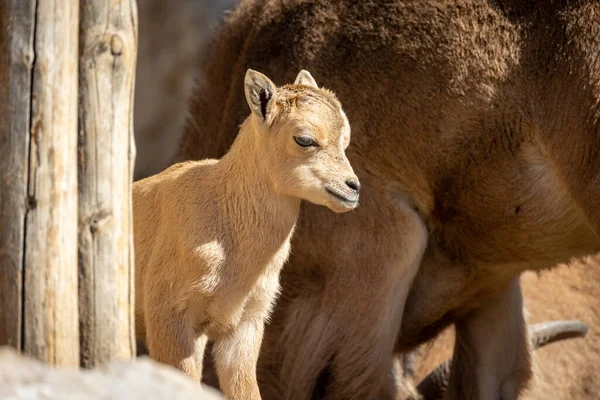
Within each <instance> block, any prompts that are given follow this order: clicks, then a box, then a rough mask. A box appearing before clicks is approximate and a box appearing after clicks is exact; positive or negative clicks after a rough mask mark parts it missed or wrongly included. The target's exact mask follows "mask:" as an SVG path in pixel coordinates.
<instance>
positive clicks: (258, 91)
mask: <svg viewBox="0 0 600 400" xmlns="http://www.w3.org/2000/svg"><path fill="white" fill-rule="evenodd" d="M276 91H277V87H276V86H275V84H274V83H273V82H271V80H270V79H269V78H267V77H266V76H265V75H263V74H261V73H260V72H257V71H254V70H252V69H248V70H247V71H246V77H245V78H244V92H245V93H246V101H247V102H248V105H249V106H250V110H252V112H253V113H255V114H256V115H258V116H259V117H261V118H262V119H263V120H264V119H266V118H267V113H268V112H269V108H270V107H269V106H270V105H271V103H272V101H273V100H274V98H275V94H276Z"/></svg>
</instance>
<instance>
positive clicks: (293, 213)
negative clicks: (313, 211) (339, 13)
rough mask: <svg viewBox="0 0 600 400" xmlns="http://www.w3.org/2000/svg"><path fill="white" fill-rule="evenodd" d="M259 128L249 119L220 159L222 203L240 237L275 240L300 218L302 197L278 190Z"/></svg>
mask: <svg viewBox="0 0 600 400" xmlns="http://www.w3.org/2000/svg"><path fill="white" fill-rule="evenodd" d="M255 135H257V133H256V132H254V131H252V126H251V121H250V120H249V119H247V120H246V121H245V122H244V123H243V124H242V127H241V129H240V133H239V135H238V137H237V138H236V140H235V142H234V143H233V145H232V146H231V149H230V150H229V152H228V153H227V154H226V155H225V156H224V157H223V158H222V159H221V160H220V162H219V164H220V165H219V167H220V168H219V169H220V171H221V174H220V175H221V177H222V179H223V194H224V198H223V199H222V203H223V205H224V207H225V212H226V213H227V215H228V218H231V219H232V221H231V222H232V223H233V224H232V226H235V227H238V229H237V230H239V231H238V232H236V233H237V235H238V236H240V238H244V237H246V236H247V237H248V238H252V237H254V238H256V239H259V238H258V237H257V235H261V236H262V235H263V232H264V234H265V235H270V236H271V239H273V240H274V243H273V242H272V241H271V240H269V242H272V243H273V244H275V243H277V242H278V241H285V240H289V237H290V236H291V232H292V231H293V229H294V226H295V224H296V220H297V218H298V213H299V208H300V199H297V198H292V197H290V196H285V195H282V194H280V193H277V192H276V191H275V188H274V185H273V183H272V181H271V178H270V176H269V173H268V172H269V171H268V166H267V165H266V162H265V160H266V157H267V155H266V154H264V152H261V148H260V146H259V144H258V143H257V137H256V136H255Z"/></svg>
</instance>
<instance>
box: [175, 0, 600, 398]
mask: <svg viewBox="0 0 600 400" xmlns="http://www.w3.org/2000/svg"><path fill="white" fill-rule="evenodd" d="M598 54H600V4H599V3H598V2H597V1H591V0H587V1H586V0H581V1H575V0H573V1H568V0H556V1H552V2H547V1H540V0H534V1H529V2H524V1H517V0H469V1H462V0H460V1H459V0H454V1H453V0H445V1H443V0H410V1H409V0H406V1H395V2H388V1H384V0H364V1H360V2H350V1H340V0H310V1H309V0H283V1H282V0H266V1H254V0H246V1H242V2H241V3H240V4H239V5H238V6H237V7H236V8H235V10H234V11H233V13H232V14H231V15H230V16H229V17H228V19H227V21H226V23H225V25H224V26H223V28H222V29H221V32H220V35H219V36H218V38H217V40H216V42H215V43H214V45H213V49H212V52H211V53H210V55H209V57H210V60H209V62H208V63H207V65H206V67H205V69H204V70H203V71H202V77H201V79H200V82H199V83H200V84H199V87H198V90H197V92H196V95H195V98H194V101H193V104H192V107H191V115H192V117H191V118H190V121H189V124H188V128H187V130H186V132H185V134H184V138H183V144H182V151H181V158H182V159H190V158H192V159H193V158H203V157H216V156H219V155H221V154H222V153H223V152H224V151H225V149H226V148H227V146H228V145H229V144H230V143H231V141H232V140H233V138H234V137H235V132H236V125H237V124H238V123H239V122H240V121H241V120H242V119H243V116H244V106H245V105H244V103H243V102H242V101H240V100H239V99H238V98H237V97H236V96H235V94H236V93H237V92H238V91H239V90H240V88H241V85H242V81H243V73H244V71H245V69H246V68H247V67H252V68H259V69H261V70H265V71H267V72H268V73H269V74H272V75H275V76H278V77H281V78H282V79H289V78H291V77H293V74H294V71H295V70H297V69H298V68H309V69H310V70H311V71H312V72H313V73H314V75H315V76H316V77H317V78H318V79H319V80H322V81H324V82H327V85H328V87H331V88H332V89H334V90H335V92H336V93H337V95H338V96H339V97H340V99H342V100H343V101H344V105H345V109H346V112H347V114H348V118H349V119H350V122H351V124H352V126H353V131H354V132H358V133H359V134H357V135H356V140H355V141H354V142H353V148H352V149H351V151H350V152H349V153H348V156H349V158H350V160H351V161H352V162H353V165H354V166H355V168H356V170H357V174H358V175H359V176H360V177H361V181H362V183H363V186H364V187H365V190H364V192H363V196H362V200H361V204H362V206H361V208H360V209H359V210H357V211H356V212H355V213H352V215H348V216H335V217H334V216H333V215H330V214H328V213H326V212H324V211H323V210H320V209H318V208H316V207H312V206H307V207H304V209H303V215H302V218H301V220H300V223H299V226H298V232H297V235H296V236H295V239H294V240H295V243H297V245H296V246H295V251H294V253H293V255H292V257H291V259H290V265H289V268H287V270H286V271H284V274H283V275H282V285H283V296H282V299H281V301H280V302H279V304H278V307H277V308H276V310H275V312H274V316H273V322H272V323H271V325H270V327H269V329H267V332H266V335H265V342H264V345H263V348H262V353H261V359H260V361H259V379H260V380H262V383H263V384H262V386H261V390H262V391H263V394H264V395H265V397H266V398H284V399H299V400H306V399H309V398H311V396H313V395H314V396H317V397H319V396H320V397H322V398H326V399H347V398H352V399H365V398H369V396H371V395H373V394H375V393H377V392H378V391H379V390H380V388H381V387H382V383H383V377H385V376H388V375H387V371H388V370H389V368H390V364H391V350H392V348H395V349H396V350H397V351H407V350H409V349H411V348H413V347H414V346H417V345H419V344H420V343H423V342H424V341H426V340H428V339H430V338H431V337H433V336H435V335H436V334H437V333H438V332H440V331H441V330H442V329H444V328H445V327H447V326H448V325H450V324H452V323H454V324H456V327H457V331H458V333H459V334H458V339H457V341H456V344H455V354H454V364H453V375H452V379H451V382H450V390H449V398H460V399H475V398H479V397H481V396H489V397H488V398H499V397H500V396H503V397H502V398H504V399H511V398H514V397H515V396H516V395H517V393H519V392H520V391H521V390H522V388H523V387H524V386H525V383H526V381H527V380H528V378H529V375H530V361H529V356H528V353H527V351H526V350H527V349H526V347H527V340H526V329H525V324H524V320H523V317H522V315H521V300H520V299H521V294H520V291H519V288H518V285H516V283H515V281H514V279H515V277H517V276H518V275H519V273H520V272H521V271H523V270H526V269H542V268H547V267H550V266H552V265H554V264H556V263H558V262H566V261H567V260H568V259H569V258H570V257H573V256H577V255H584V254H590V253H592V252H596V251H598V249H600V239H599V233H600V213H599V212H598V210H600V193H599V192H598V188H599V187H600V168H598V161H599V157H598V155H599V152H600V129H599V126H600V125H599V124H600V122H599V119H600V57H598ZM413 210H414V212H413ZM415 213H416V214H418V215H419V216H420V218H416V217H415V216H414V215H416V214H415ZM421 219H422V220H423V221H424V222H425V224H426V226H427V229H428V236H427V243H426V251H425V253H424V255H423V257H422V259H421V250H422V249H423V248H424V247H425V243H423V242H422V241H423V240H425V238H426V236H425V235H424V234H423V233H422V231H421V228H422V226H421V224H420V223H419V221H420V220H421ZM411 249H412V250H411ZM415 264H419V265H420V268H419V269H418V273H417V275H416V278H414V282H412V280H413V275H414V266H415ZM411 283H412V287H411ZM409 287H411V289H410V294H408V293H406V292H407V290H408V288H409ZM407 295H408V298H407ZM405 300H406V306H405ZM498 304H505V305H506V307H510V308H506V307H504V308H503V307H498ZM404 306H405V307H404Z"/></svg>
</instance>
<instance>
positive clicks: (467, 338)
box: [446, 278, 531, 400]
mask: <svg viewBox="0 0 600 400" xmlns="http://www.w3.org/2000/svg"><path fill="white" fill-rule="evenodd" d="M528 343H529V341H528V335H527V327H526V324H525V320H524V318H523V299H522V296H521V288H520V285H519V279H518V278H516V279H514V280H512V281H511V282H510V283H509V285H508V287H507V288H506V289H505V290H504V291H503V292H501V293H500V294H499V295H498V296H497V297H495V298H493V299H492V300H491V301H490V302H489V303H487V304H486V305H485V306H483V307H481V308H479V309H477V310H475V311H473V312H471V313H470V314H469V315H468V316H466V317H465V318H463V319H462V320H460V321H458V322H457V323H456V339H455V345H454V357H453V360H452V366H451V373H450V382H449V386H448V390H447V392H446V399H447V400H454V399H456V400H458V399H461V400H476V399H502V400H512V399H516V398H517V397H518V395H519V393H520V392H521V391H522V390H523V389H524V387H525V385H526V384H527V381H528V380H529V378H530V377H531V360H530V348H529V344H528Z"/></svg>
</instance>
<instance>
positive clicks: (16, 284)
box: [0, 0, 79, 366]
mask: <svg viewBox="0 0 600 400" xmlns="http://www.w3.org/2000/svg"><path fill="white" fill-rule="evenodd" d="M3 3H4V4H3V5H2V6H0V7H1V8H2V11H1V12H0V15H1V16H2V19H3V25H2V26H3V28H2V29H6V27H7V26H8V30H7V32H8V37H6V36H4V37H1V38H0V41H2V42H5V43H6V47H7V49H8V60H7V61H8V62H5V63H3V65H2V66H1V67H0V69H1V68H7V71H2V72H0V76H1V77H2V78H0V79H2V82H0V83H2V86H4V88H2V89H0V93H1V96H2V99H1V100H2V102H3V103H4V105H2V106H0V107H1V108H0V113H1V117H2V124H0V125H1V126H0V171H1V172H0V173H1V174H2V189H1V190H0V192H1V193H2V194H1V196H2V197H1V201H0V215H1V219H0V224H1V225H0V228H1V229H0V263H1V264H2V265H1V271H2V272H1V274H0V291H1V294H0V295H1V296H2V298H1V300H2V304H0V309H1V310H2V311H1V312H2V315H1V317H0V343H2V344H4V343H9V344H11V345H13V346H15V347H17V348H19V349H21V350H22V351H24V352H25V353H27V354H30V355H32V356H34V357H36V358H38V359H40V360H42V361H44V362H47V363H49V364H52V365H61V366H76V365H77V364H78V361H79V337H78V329H77V328H78V312H77V311H78V309H77V158H76V157H77V141H76V138H77V136H76V135H77V134H76V132H77V36H78V14H79V13H78V2H77V1H75V0H58V1H53V2H50V1H44V0H37V1H35V0H10V1H8V2H7V1H5V2H3ZM6 15H8V17H9V19H8V25H5V23H6V19H7V18H6ZM3 35H6V32H5V33H4V34H3ZM2 46H4V44H3V45H2ZM6 80H7V81H8V82H6ZM6 83H7V84H8V86H7V87H8V91H6ZM5 100H6V101H7V102H5ZM6 104H8V106H7V105H6Z"/></svg>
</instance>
